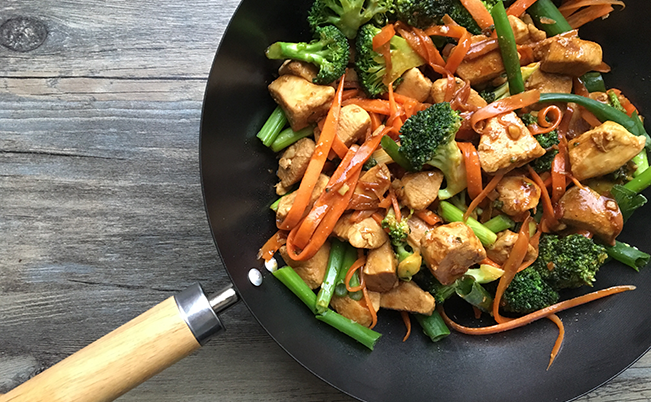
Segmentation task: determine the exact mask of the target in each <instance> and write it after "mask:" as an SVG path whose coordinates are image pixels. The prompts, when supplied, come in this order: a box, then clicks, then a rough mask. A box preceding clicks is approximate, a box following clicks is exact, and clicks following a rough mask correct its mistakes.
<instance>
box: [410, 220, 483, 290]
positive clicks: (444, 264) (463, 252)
mask: <svg viewBox="0 0 651 402" xmlns="http://www.w3.org/2000/svg"><path fill="white" fill-rule="evenodd" d="M420 245H421V248H420V250H421V253H422V255H423V259H424V260H425V264H426V265H427V267H428V268H429V269H430V271H432V274H433V275H434V277H436V279H438V281H439V282H441V283H442V284H443V285H450V284H452V282H454V281H455V280H457V279H459V278H460V277H461V276H462V275H463V274H465V273H466V271H467V270H468V268H470V267H471V266H472V265H474V264H476V263H478V262H480V261H481V260H483V259H484V258H486V250H484V247H483V246H482V244H481V242H480V241H479V239H478V238H477V236H475V233H474V232H473V231H472V229H470V227H469V226H468V225H466V224H465V223H462V222H452V223H448V224H447V225H441V226H437V227H435V228H434V229H432V230H429V231H428V232H427V233H425V236H424V237H423V238H422V239H421V242H420Z"/></svg>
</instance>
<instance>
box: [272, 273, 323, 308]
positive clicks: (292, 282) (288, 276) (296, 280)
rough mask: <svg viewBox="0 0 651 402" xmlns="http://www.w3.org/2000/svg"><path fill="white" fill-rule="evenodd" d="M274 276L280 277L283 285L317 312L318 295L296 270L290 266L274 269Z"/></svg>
mask: <svg viewBox="0 0 651 402" xmlns="http://www.w3.org/2000/svg"><path fill="white" fill-rule="evenodd" d="M273 276H275V277H276V278H278V280H279V281H281V282H282V283H283V285H285V286H287V288H289V290H291V291H292V293H294V294H295V295H296V296H298V298H299V299H301V301H302V302H303V303H305V305H306V306H307V307H308V308H309V309H310V310H312V312H313V313H315V314H316V295H315V294H314V292H313V291H312V289H310V287H309V286H307V285H306V284H305V281H303V279H302V278H301V277H300V276H298V274H297V273H296V271H294V269H293V268H292V267H290V266H285V267H282V268H280V269H277V270H276V271H274V273H273Z"/></svg>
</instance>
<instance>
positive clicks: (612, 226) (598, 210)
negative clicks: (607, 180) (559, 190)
mask: <svg viewBox="0 0 651 402" xmlns="http://www.w3.org/2000/svg"><path fill="white" fill-rule="evenodd" d="M558 204H559V207H560V211H561V222H563V223H565V224H567V225H568V226H571V227H574V228H578V229H585V230H587V231H589V232H592V233H593V234H594V235H595V236H596V237H598V238H600V239H601V240H603V241H605V242H606V243H608V244H611V245H615V238H616V237H617V236H618V235H619V233H620V232H621V231H622V228H623V226H624V219H623V217H622V213H621V211H620V210H619V206H618V205H617V203H616V202H615V201H614V200H613V199H611V198H608V197H605V196H602V195H599V193H597V192H596V191H594V190H592V189H591V188H590V187H584V188H580V187H576V186H575V187H572V188H570V189H569V190H567V191H566V192H565V194H564V195H563V196H562V197H561V199H560V201H559V202H558Z"/></svg>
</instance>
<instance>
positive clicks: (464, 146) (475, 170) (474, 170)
mask: <svg viewBox="0 0 651 402" xmlns="http://www.w3.org/2000/svg"><path fill="white" fill-rule="evenodd" d="M457 145H458V146H459V149H460V150H461V153H462V154H463V161H464V163H465V165H466V178H467V181H468V195H469V196H470V198H472V199H473V200H474V199H475V198H477V197H478V196H479V194H481V192H482V178H481V165H480V163H479V155H478V154H477V149H475V146H474V145H472V143H470V142H458V143H457Z"/></svg>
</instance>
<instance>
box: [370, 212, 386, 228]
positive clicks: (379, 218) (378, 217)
mask: <svg viewBox="0 0 651 402" xmlns="http://www.w3.org/2000/svg"><path fill="white" fill-rule="evenodd" d="M371 218H373V220H374V221H375V222H377V223H378V225H380V226H381V225H382V221H383V220H384V216H382V215H381V214H380V213H379V212H375V213H373V215H371Z"/></svg>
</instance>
